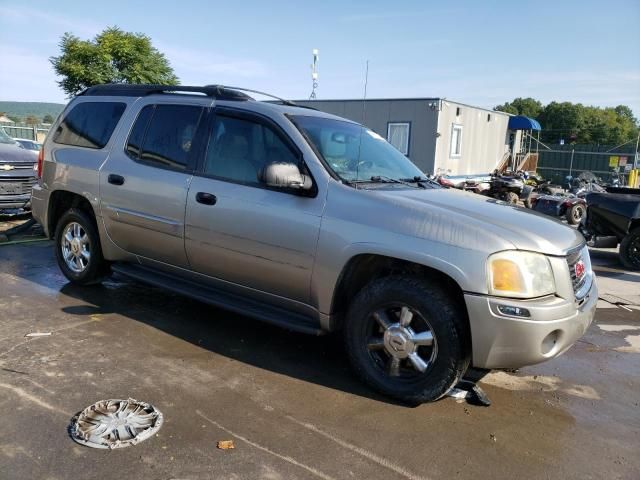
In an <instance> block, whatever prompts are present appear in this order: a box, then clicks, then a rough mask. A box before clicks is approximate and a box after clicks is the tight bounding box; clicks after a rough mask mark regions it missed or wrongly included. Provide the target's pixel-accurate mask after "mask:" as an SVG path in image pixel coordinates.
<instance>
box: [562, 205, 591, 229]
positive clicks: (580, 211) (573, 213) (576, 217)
mask: <svg viewBox="0 0 640 480" xmlns="http://www.w3.org/2000/svg"><path fill="white" fill-rule="evenodd" d="M586 213H587V209H586V208H585V206H584V205H582V204H581V203H576V204H575V205H571V207H569V209H568V210H567V212H566V213H565V218H566V219H567V223H568V224H569V225H578V224H579V223H580V222H581V221H582V217H584V215H585V214H586Z"/></svg>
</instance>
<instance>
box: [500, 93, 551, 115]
mask: <svg viewBox="0 0 640 480" xmlns="http://www.w3.org/2000/svg"><path fill="white" fill-rule="evenodd" d="M542 109H543V107H542V103H540V102H539V101H538V100H535V99H533V98H531V97H527V98H520V97H518V98H516V99H515V100H513V102H506V103H503V104H502V105H498V106H496V107H494V110H497V111H499V112H506V113H511V114H513V115H524V116H526V117H529V118H537V117H538V115H540V112H542Z"/></svg>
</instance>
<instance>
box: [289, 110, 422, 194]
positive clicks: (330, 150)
mask: <svg viewBox="0 0 640 480" xmlns="http://www.w3.org/2000/svg"><path fill="white" fill-rule="evenodd" d="M292 118H293V121H294V123H295V124H296V125H297V126H298V128H299V129H300V130H302V131H303V133H305V134H306V136H307V138H308V139H309V141H310V142H312V143H313V145H314V146H315V147H316V149H317V150H318V151H319V152H320V154H321V155H322V156H323V157H324V160H325V161H326V162H327V164H328V165H329V167H330V168H331V170H333V171H334V172H335V173H336V174H337V175H338V176H339V177H340V178H341V179H342V180H345V181H348V182H354V181H363V182H366V181H371V180H376V179H382V180H384V179H391V180H403V181H414V180H417V179H424V178H425V176H424V174H423V173H422V172H421V171H420V170H419V169H418V167H416V166H415V165H414V164H413V163H411V160H409V159H408V158H407V157H405V156H404V155H403V154H402V153H400V152H399V151H398V150H396V148H394V147H393V146H392V145H391V144H389V143H387V141H386V140H385V139H384V138H382V137H381V136H380V135H378V134H377V133H375V132H373V131H371V130H369V129H367V128H365V127H363V126H361V125H358V124H356V123H351V122H345V121H341V120H334V119H331V118H322V117H309V116H293V117H292Z"/></svg>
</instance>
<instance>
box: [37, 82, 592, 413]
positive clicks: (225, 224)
mask: <svg viewBox="0 0 640 480" xmlns="http://www.w3.org/2000/svg"><path fill="white" fill-rule="evenodd" d="M241 90H242V89H235V88H228V87H227V88H225V87H221V86H207V87H166V86H158V85H101V86H96V87H92V88H89V89H87V90H86V91H85V92H83V93H82V94H80V95H79V96H77V97H76V98H74V99H73V100H72V101H71V102H70V104H69V105H68V106H67V108H66V109H65V111H64V113H63V114H62V115H61V116H60V118H59V119H58V120H57V122H56V124H54V126H53V128H52V130H51V133H50V134H49V136H48V138H47V140H46V142H45V144H44V149H43V152H44V153H43V156H42V157H41V162H40V164H39V167H38V169H39V177H40V178H39V183H38V184H37V185H36V186H35V187H34V190H33V213H34V216H35V217H36V219H37V220H38V221H39V222H40V223H41V224H42V226H43V227H44V229H45V232H46V233H47V234H48V235H49V236H50V237H52V238H54V239H55V254H56V257H57V260H58V264H59V266H60V268H61V270H62V272H63V273H64V274H65V275H66V277H67V278H68V279H69V280H70V281H72V282H74V283H78V284H90V283H94V282H99V281H100V280H101V279H102V278H104V277H105V276H106V275H108V274H109V272H111V271H112V272H118V273H120V274H124V275H127V276H129V277H132V278H134V279H137V280H139V281H142V282H146V283H149V284H152V285H156V286H161V287H165V288H168V289H171V290H173V291H175V292H179V293H182V294H185V295H188V296H191V297H194V298H196V299H199V300H202V301H204V302H208V303H211V304H214V305H217V306H221V307H224V308H227V309H229V310H233V311H237V312H241V313H243V314H246V315H249V316H252V317H256V318H259V319H262V320H265V321H268V322H271V323H274V324H276V325H280V326H283V327H286V328H289V329H292V330H297V331H301V332H307V333H312V334H321V333H324V332H332V331H338V330H339V331H341V332H342V334H343V336H344V340H345V345H346V352H347V356H348V358H349V360H350V362H351V364H352V366H353V368H354V370H355V371H356V372H357V374H358V375H359V376H360V377H361V378H362V379H363V380H364V381H365V382H367V383H368V384H369V385H370V386H372V387H373V388H375V389H377V390H378V391H380V392H383V393H384V394H387V395H390V396H393V397H396V398H399V399H401V400H403V401H406V402H409V403H419V402H424V401H430V400H435V399H437V398H439V397H441V396H442V395H444V394H445V393H446V392H447V391H448V390H449V389H450V388H451V387H452V386H453V385H454V384H455V383H456V382H457V381H458V380H459V379H460V377H461V376H462V375H463V374H464V373H465V371H466V370H467V368H468V367H469V366H470V365H472V366H475V367H480V368H507V367H508V368H516V367H521V366H524V365H529V364H534V363H537V362H541V361H544V360H547V359H550V358H553V357H555V356H557V355H560V354H561V353H563V352H564V351H565V350H567V349H568V348H569V347H570V346H571V345H572V344H573V343H574V342H575V341H576V340H577V339H578V338H579V337H580V336H581V335H583V334H584V332H585V331H586V329H587V327H588V326H589V325H590V323H591V321H592V319H593V316H594V311H595V307H596V302H597V298H598V293H597V289H596V282H595V277H594V274H593V272H592V270H591V264H590V261H589V253H588V251H587V248H586V247H585V243H584V239H583V237H582V236H581V235H580V234H579V233H578V232H576V231H575V230H573V229H571V228H569V227H567V226H564V225H562V224H561V223H559V222H558V221H555V220H552V219H549V218H547V217H544V216H540V215H538V214H535V213H532V212H530V211H527V210H525V209H521V208H517V207H514V206H510V205H507V204H504V203H502V202H500V201H496V200H493V199H490V198H485V197H482V196H479V195H475V194H471V193H465V192H461V191H456V190H449V189H444V188H440V187H439V186H438V185H436V184H434V183H433V182H432V181H430V180H429V179H428V178H426V177H425V176H424V174H423V173H422V172H421V171H420V170H418V169H417V168H416V167H415V166H414V165H413V164H412V163H411V162H410V161H409V160H408V159H407V158H406V157H405V156H404V155H402V154H401V153H400V152H398V151H397V150H396V149H394V148H393V147H392V146H391V145H390V144H388V143H387V142H386V141H385V140H384V139H383V138H382V137H380V135H378V134H377V133H375V132H373V131H371V130H368V129H367V128H365V127H363V126H361V125H359V124H357V123H354V122H351V121H349V120H345V119H342V118H339V117H335V116H332V115H328V114H325V113H322V112H319V111H316V110H313V109H309V108H302V107H298V106H296V105H295V104H293V103H291V102H287V101H284V100H283V101H279V100H278V101H273V102H261V101H255V100H254V99H253V98H251V97H249V96H248V95H247V94H246V93H244V92H247V90H242V91H241Z"/></svg>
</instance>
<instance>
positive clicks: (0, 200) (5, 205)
mask: <svg viewBox="0 0 640 480" xmlns="http://www.w3.org/2000/svg"><path fill="white" fill-rule="evenodd" d="M14 208H31V194H28V195H0V210H5V209H6V210H9V209H14Z"/></svg>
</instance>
